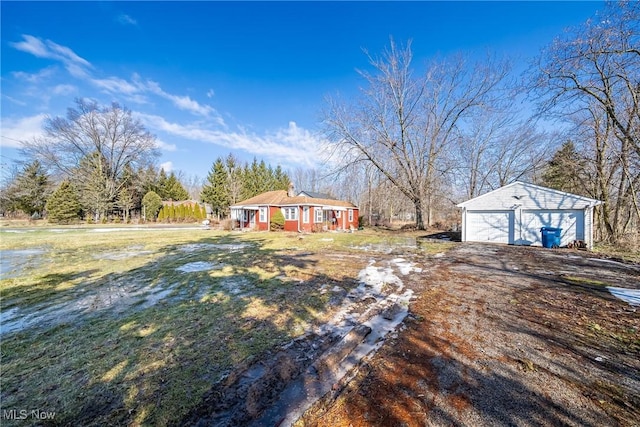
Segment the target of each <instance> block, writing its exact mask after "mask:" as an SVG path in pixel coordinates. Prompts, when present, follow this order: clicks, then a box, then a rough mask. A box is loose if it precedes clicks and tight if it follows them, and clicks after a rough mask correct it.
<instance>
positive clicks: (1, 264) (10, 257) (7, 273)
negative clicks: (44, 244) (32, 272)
mask: <svg viewBox="0 0 640 427" xmlns="http://www.w3.org/2000/svg"><path fill="white" fill-rule="evenodd" d="M46 252H47V251H46V250H45V249H42V248H33V249H16V250H8V251H0V273H1V274H2V276H1V277H2V278H3V279H10V278H13V277H18V276H19V275H20V274H21V273H22V271H24V270H26V269H27V268H30V267H31V268H32V267H34V266H36V265H38V264H40V263H42V261H43V258H42V257H40V255H43V254H45V253H46Z"/></svg>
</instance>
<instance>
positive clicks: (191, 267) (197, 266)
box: [176, 261, 224, 273]
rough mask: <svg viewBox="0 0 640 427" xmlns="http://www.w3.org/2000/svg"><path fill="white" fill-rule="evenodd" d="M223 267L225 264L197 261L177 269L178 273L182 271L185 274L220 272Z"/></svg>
mask: <svg viewBox="0 0 640 427" xmlns="http://www.w3.org/2000/svg"><path fill="white" fill-rule="evenodd" d="M222 267H224V264H219V263H213V262H206V261H196V262H189V263H187V264H184V265H182V266H180V267H178V268H176V271H182V272H183V273H196V272H199V271H209V270H219V269H221V268H222Z"/></svg>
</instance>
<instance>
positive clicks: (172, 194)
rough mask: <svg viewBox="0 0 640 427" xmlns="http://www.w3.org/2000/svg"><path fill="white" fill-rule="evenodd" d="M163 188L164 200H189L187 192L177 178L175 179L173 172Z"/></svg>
mask: <svg viewBox="0 0 640 427" xmlns="http://www.w3.org/2000/svg"><path fill="white" fill-rule="evenodd" d="M164 188H165V189H164V191H165V199H164V200H175V201H181V200H189V192H188V191H187V190H185V188H184V187H183V186H182V184H181V183H180V181H178V177H176V174H175V173H173V172H171V175H169V178H168V179H167V181H166V183H165V187H164Z"/></svg>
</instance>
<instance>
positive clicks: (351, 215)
mask: <svg viewBox="0 0 640 427" xmlns="http://www.w3.org/2000/svg"><path fill="white" fill-rule="evenodd" d="M349 222H353V209H349Z"/></svg>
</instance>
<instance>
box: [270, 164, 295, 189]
mask: <svg viewBox="0 0 640 427" xmlns="http://www.w3.org/2000/svg"><path fill="white" fill-rule="evenodd" d="M273 180H274V184H273V188H272V189H273V190H288V189H289V183H290V182H291V179H289V175H287V174H286V173H285V172H284V171H283V170H282V168H281V167H280V165H278V166H277V167H276V169H275V171H274V172H273Z"/></svg>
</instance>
